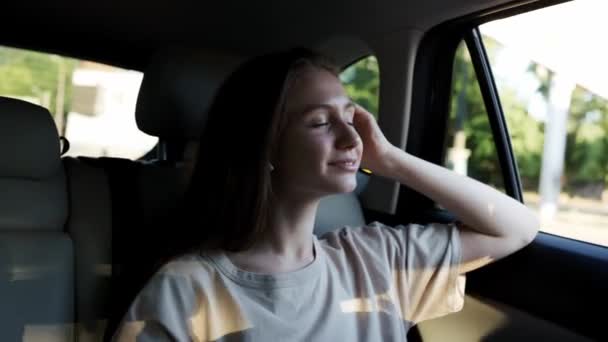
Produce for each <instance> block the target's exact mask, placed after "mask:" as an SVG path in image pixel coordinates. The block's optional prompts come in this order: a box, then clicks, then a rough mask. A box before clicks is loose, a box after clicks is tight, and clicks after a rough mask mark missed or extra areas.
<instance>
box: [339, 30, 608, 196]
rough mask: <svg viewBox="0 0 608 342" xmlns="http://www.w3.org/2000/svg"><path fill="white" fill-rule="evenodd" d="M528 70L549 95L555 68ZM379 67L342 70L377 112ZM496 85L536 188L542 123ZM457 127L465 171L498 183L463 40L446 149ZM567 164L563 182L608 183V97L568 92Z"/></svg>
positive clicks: (354, 93) (526, 181) (527, 182)
mask: <svg viewBox="0 0 608 342" xmlns="http://www.w3.org/2000/svg"><path fill="white" fill-rule="evenodd" d="M484 44H485V47H486V51H487V52H488V56H489V58H490V62H491V64H493V60H494V58H495V56H496V55H497V53H498V52H499V50H500V49H501V46H500V44H498V43H497V42H496V41H494V40H492V39H491V38H489V37H484ZM527 71H528V72H530V73H531V74H533V75H535V77H537V79H538V81H539V87H538V89H537V91H538V92H539V93H541V95H543V97H544V98H545V99H548V98H549V94H550V91H551V82H552V79H553V72H552V71H551V70H549V69H547V68H545V67H543V66H542V65H540V64H538V63H535V62H531V63H530V66H529V67H528V70H527ZM378 72H379V70H378V62H377V61H376V59H375V58H374V57H368V58H365V59H362V60H360V61H359V62H357V63H355V64H353V65H352V66H350V67H349V68H347V69H346V70H345V71H344V72H343V73H342V75H341V79H342V81H343V82H344V83H345V87H346V90H347V92H348V94H349V96H351V97H352V98H353V100H354V101H356V102H358V103H360V104H361V105H363V106H365V107H366V108H368V109H369V110H370V111H371V112H372V113H378V90H379V85H380V79H379V75H378ZM498 86H499V93H500V100H501V103H502V107H503V110H504V113H505V117H506V121H507V127H508V129H509V134H510V137H511V145H512V147H513V152H514V154H515V157H516V160H517V164H518V168H519V172H520V176H521V178H522V183H523V185H524V188H526V189H528V190H536V189H537V188H538V181H539V178H540V169H541V165H542V154H543V143H544V124H543V123H542V122H539V121H537V120H536V119H534V118H533V117H531V116H530V115H529V114H528V111H527V109H526V107H527V104H526V103H524V102H523V101H521V100H519V99H518V98H517V96H516V95H515V90H514V89H510V88H509V87H507V86H504V85H501V84H498ZM458 130H463V131H464V132H465V135H466V137H467V141H466V147H467V148H468V149H470V150H471V156H470V158H469V161H468V172H469V175H470V176H471V177H473V178H475V179H478V180H480V181H482V182H485V183H487V184H492V185H494V186H496V187H501V186H502V176H501V170H500V165H499V162H498V158H497V154H496V148H495V145H494V140H493V138H492V133H491V128H490V124H489V121H488V116H487V112H486V109H485V104H484V102H483V97H482V95H481V91H480V89H479V84H478V82H477V79H476V75H475V71H474V69H473V65H472V63H471V58H470V56H469V54H468V51H467V49H466V45H465V44H464V43H462V44H461V45H460V46H459V48H458V50H457V51H456V56H455V60H454V74H453V79H452V93H451V101H450V115H449V123H448V132H447V134H448V135H447V139H446V144H447V146H446V148H447V147H451V146H452V144H453V141H454V135H455V133H456V132H457V131H458ZM565 164H566V165H565V176H566V177H565V179H566V182H567V183H566V187H569V186H570V187H571V186H574V185H575V184H581V183H583V184H584V183H593V182H602V181H603V182H605V183H606V184H608V101H607V100H606V99H603V98H601V97H599V96H596V95H593V94H591V93H589V92H588V91H587V90H585V89H583V88H580V87H578V88H576V90H575V91H574V93H573V95H572V102H571V107H570V116H569V120H568V135H567V147H566V157H565Z"/></svg>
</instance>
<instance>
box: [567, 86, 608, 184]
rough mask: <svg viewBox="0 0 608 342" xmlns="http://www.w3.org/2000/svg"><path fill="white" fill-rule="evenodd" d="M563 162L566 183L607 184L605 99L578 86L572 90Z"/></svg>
mask: <svg viewBox="0 0 608 342" xmlns="http://www.w3.org/2000/svg"><path fill="white" fill-rule="evenodd" d="M565 162H566V167H565V175H566V179H567V182H568V183H567V186H569V187H571V186H573V185H576V184H580V183H597V182H605V184H608V101H607V100H606V99H603V98H601V97H599V96H597V95H594V94H591V93H589V92H588V91H586V90H585V89H583V88H580V87H577V88H576V89H575V90H574V92H573V94H572V102H571V106H570V116H569V120H568V136H567V143H566V161H565Z"/></svg>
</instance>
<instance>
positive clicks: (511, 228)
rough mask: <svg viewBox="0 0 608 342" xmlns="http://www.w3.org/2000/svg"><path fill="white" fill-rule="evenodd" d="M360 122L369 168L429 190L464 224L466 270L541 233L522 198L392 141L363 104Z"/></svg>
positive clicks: (357, 121)
mask: <svg viewBox="0 0 608 342" xmlns="http://www.w3.org/2000/svg"><path fill="white" fill-rule="evenodd" d="M355 127H356V128H357V131H358V132H359V134H360V135H361V137H362V139H363V146H364V156H363V161H362V162H363V163H364V164H367V165H366V166H367V167H369V168H370V169H371V170H372V171H374V172H375V173H377V174H379V175H380V176H384V177H387V178H391V179H395V180H397V181H398V182H400V183H402V184H404V185H406V186H408V187H410V188H412V189H414V190H416V191H418V192H420V193H422V194H424V195H426V196H427V197H429V198H431V199H432V200H434V201H435V202H437V203H439V204H440V205H441V206H443V207H444V208H446V209H447V210H449V211H450V212H452V213H453V214H454V215H456V216H457V217H458V219H459V220H460V221H461V222H463V223H464V225H460V228H461V232H460V236H461V245H462V264H461V269H460V271H461V273H465V272H468V271H472V270H474V269H477V268H479V267H481V266H484V265H486V264H488V263H490V262H492V261H494V260H498V259H500V258H503V257H505V256H507V255H509V254H511V253H514V252H516V251H517V250H519V249H521V248H523V247H524V246H526V245H527V244H529V243H530V242H531V241H532V240H533V239H534V237H535V236H536V233H537V232H538V228H539V222H538V219H537V217H536V215H535V213H534V212H533V211H532V210H530V209H528V208H527V207H526V206H524V205H523V204H522V203H520V202H518V201H516V200H514V199H513V198H511V197H509V196H507V195H505V194H503V193H501V192H499V191H497V190H495V189H494V188H492V187H490V186H487V185H485V184H483V183H481V182H478V181H476V180H474V179H472V178H469V177H465V176H462V175H459V174H457V173H455V172H453V171H451V170H448V169H446V168H443V167H441V166H437V165H435V164H432V163H429V162H427V161H424V160H422V159H420V158H417V157H415V156H412V155H410V154H408V153H406V152H404V151H403V150H401V149H399V148H397V147H395V146H393V145H391V144H390V143H389V142H388V141H386V139H385V138H384V136H383V134H382V133H381V131H380V129H379V128H378V126H377V124H376V123H375V120H374V118H373V117H372V116H371V114H369V113H368V112H367V111H365V110H363V109H362V108H359V110H358V111H357V115H356V117H355ZM366 140H367V142H366Z"/></svg>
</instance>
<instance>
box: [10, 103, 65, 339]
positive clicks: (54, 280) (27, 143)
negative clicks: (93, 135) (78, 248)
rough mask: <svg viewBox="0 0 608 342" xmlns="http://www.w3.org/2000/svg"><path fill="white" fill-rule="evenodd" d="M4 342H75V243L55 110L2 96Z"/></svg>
mask: <svg viewBox="0 0 608 342" xmlns="http://www.w3.org/2000/svg"><path fill="white" fill-rule="evenodd" d="M0 155H1V156H2V160H1V161H0V189H1V190H0V326H1V328H0V340H1V341H22V340H23V341H71V340H73V325H72V323H73V322H74V321H75V311H74V267H73V266H74V253H73V242H72V240H71V238H70V236H69V235H68V233H67V232H66V231H65V230H64V225H65V223H66V220H67V218H68V194H67V189H66V180H65V174H64V171H63V168H62V165H61V160H60V154H59V137H58V136H57V130H56V128H55V125H54V123H53V120H52V119H51V115H50V113H49V112H48V111H47V110H46V109H44V108H42V107H39V106H36V105H33V104H30V103H27V102H23V101H19V100H14V99H8V98H1V97H0Z"/></svg>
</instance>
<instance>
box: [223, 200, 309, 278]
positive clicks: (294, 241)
mask: <svg viewBox="0 0 608 342" xmlns="http://www.w3.org/2000/svg"><path fill="white" fill-rule="evenodd" d="M318 204H319V199H310V200H297V199H294V198H288V197H287V196H277V197H276V198H275V201H274V205H273V206H272V211H271V212H272V214H271V217H270V220H269V227H268V230H267V233H266V234H265V235H264V236H262V237H261V238H260V239H259V240H258V241H256V242H255V243H254V245H253V246H252V247H251V248H249V249H248V250H246V251H243V252H238V253H234V254H232V255H231V259H232V261H233V262H234V263H235V264H236V265H237V266H239V267H241V268H243V269H246V270H250V271H254V272H262V273H276V272H288V271H293V270H296V269H299V268H302V267H304V266H306V265H308V264H309V263H311V262H312V261H313V260H314V252H313V235H312V234H313V229H314V223H315V215H316V211H317V207H318Z"/></svg>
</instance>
